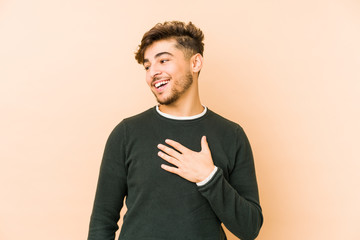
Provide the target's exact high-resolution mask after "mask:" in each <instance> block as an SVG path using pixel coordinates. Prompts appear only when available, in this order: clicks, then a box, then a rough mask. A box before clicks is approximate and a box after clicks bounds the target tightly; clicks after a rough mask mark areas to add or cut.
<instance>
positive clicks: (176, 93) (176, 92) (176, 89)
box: [154, 72, 194, 105]
mask: <svg viewBox="0 0 360 240" xmlns="http://www.w3.org/2000/svg"><path fill="white" fill-rule="evenodd" d="M193 81H194V79H193V76H192V75H191V73H190V72H188V73H187V74H186V76H185V77H184V79H181V80H180V81H178V82H174V83H173V86H172V88H171V89H170V91H171V93H170V96H168V97H167V98H165V99H160V98H159V97H158V96H156V94H155V93H154V95H155V97H156V100H157V101H158V103H160V104H161V105H170V104H172V103H174V102H176V101H177V100H178V99H179V98H180V97H181V95H183V94H184V93H185V92H186V90H188V89H189V88H190V86H191V85H192V83H193Z"/></svg>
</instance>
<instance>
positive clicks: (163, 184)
mask: <svg viewBox="0 0 360 240" xmlns="http://www.w3.org/2000/svg"><path fill="white" fill-rule="evenodd" d="M202 136H206V137H207V141H208V144H209V147H210V150H211V154H212V158H213V161H214V164H215V166H217V167H218V170H217V172H216V173H215V175H214V176H213V177H212V178H211V180H210V181H209V182H207V183H206V184H205V185H203V186H200V187H199V186H197V185H196V184H195V183H192V182H189V181H187V180H185V179H183V178H181V177H179V176H177V175H175V174H172V173H169V172H167V171H165V170H163V169H162V168H161V167H160V165H161V164H163V163H165V164H168V165H169V163H167V162H165V161H164V160H163V159H161V158H160V157H158V155H157V153H158V151H159V150H158V148H157V145H158V144H159V143H163V144H164V141H165V139H172V140H175V141H177V142H179V143H181V144H182V145H184V146H185V147H187V148H189V149H191V150H193V151H200V150H201V146H200V140H201V137H202ZM125 197H126V206H127V208H128V210H127V213H126V214H125V216H124V221H123V225H122V227H121V233H120V237H119V239H121V240H165V239H166V240H177V239H178V240H186V239H189V240H202V239H204V240H205V239H206V240H210V239H211V240H220V239H226V236H225V234H224V231H223V229H222V227H221V223H224V225H225V226H226V227H227V228H228V229H229V230H230V231H231V232H232V233H233V234H234V235H236V236H237V237H239V238H240V239H245V240H247V239H255V237H256V236H257V235H258V233H259V230H260V228H261V225H262V222H263V217H262V211H261V207H260V204H259V195H258V187H257V183H256V176H255V168H254V161H253V156H252V151H251V147H250V144H249V142H248V139H247V137H246V135H245V133H244V131H243V129H242V128H241V127H240V126H239V125H238V124H236V123H233V122H231V121H229V120H227V119H225V118H223V117H221V116H219V115H217V114H216V113H214V112H212V111H211V110H209V109H208V110H207V112H206V114H205V115H203V116H202V117H200V118H197V119H193V120H174V119H169V118H166V117H164V116H162V115H160V114H159V113H158V112H157V111H156V108H155V107H154V108H151V109H149V110H147V111H145V112H143V113H141V114H138V115H136V116H133V117H130V118H127V119H124V120H123V121H122V122H121V123H120V124H119V125H118V126H116V127H115V129H114V130H113V131H112V133H111V134H110V136H109V139H108V141H107V143H106V147H105V151H104V156H103V160H102V163H101V167H100V175H99V180H98V185H97V191H96V196H95V201H94V207H93V212H92V215H91V220H90V228H89V235H88V240H110V239H111V240H113V239H114V236H115V232H116V230H117V229H118V225H117V222H118V220H119V217H120V216H119V213H120V210H121V208H122V205H123V200H124V198H125Z"/></svg>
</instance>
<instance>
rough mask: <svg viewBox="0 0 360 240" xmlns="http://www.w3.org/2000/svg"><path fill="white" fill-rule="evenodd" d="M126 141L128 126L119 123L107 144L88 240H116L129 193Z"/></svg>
mask: <svg viewBox="0 0 360 240" xmlns="http://www.w3.org/2000/svg"><path fill="white" fill-rule="evenodd" d="M124 141H125V126H124V124H123V123H120V124H119V125H118V126H117V127H116V128H115V129H114V130H113V131H112V133H111V134H110V136H109V138H108V140H107V142H106V146H105V150H104V155H103V159H102V163H101V167H100V174H99V180H98V184H97V190H96V195H95V201H94V206H93V211H92V214H91V219H90V226H89V235H88V240H110V239H111V240H114V238H115V232H116V230H117V229H118V228H119V227H118V225H117V222H118V220H119V218H120V210H121V208H122V205H123V200H124V197H125V196H126V194H127V188H126V169H125V164H124V162H125V147H124Z"/></svg>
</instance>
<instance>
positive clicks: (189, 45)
mask: <svg viewBox="0 0 360 240" xmlns="http://www.w3.org/2000/svg"><path fill="white" fill-rule="evenodd" d="M164 39H175V40H176V42H177V44H176V47H178V48H180V49H182V50H183V51H184V54H185V56H187V57H189V56H192V55H194V54H196V53H200V54H201V55H203V52H204V43H203V40H204V34H203V32H202V31H201V30H200V29H199V28H197V27H196V26H195V25H194V24H193V23H192V22H189V23H188V24H186V23H184V22H179V21H171V22H164V23H158V24H156V25H155V26H154V27H153V28H151V29H150V30H149V31H147V32H146V33H145V34H144V36H143V38H142V40H141V44H140V45H139V47H138V50H137V52H136V53H135V59H136V61H137V62H138V63H139V64H143V63H144V53H145V50H146V49H147V48H148V47H149V46H150V45H151V44H153V43H154V42H156V41H159V40H164Z"/></svg>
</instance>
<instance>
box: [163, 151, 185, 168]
mask: <svg viewBox="0 0 360 240" xmlns="http://www.w3.org/2000/svg"><path fill="white" fill-rule="evenodd" d="M158 156H159V157H161V158H162V159H164V160H165V161H167V162H168V163H171V164H172V165H175V166H177V167H179V163H180V162H179V161H178V160H176V159H175V158H173V157H171V156H169V155H167V154H165V153H163V152H158Z"/></svg>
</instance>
